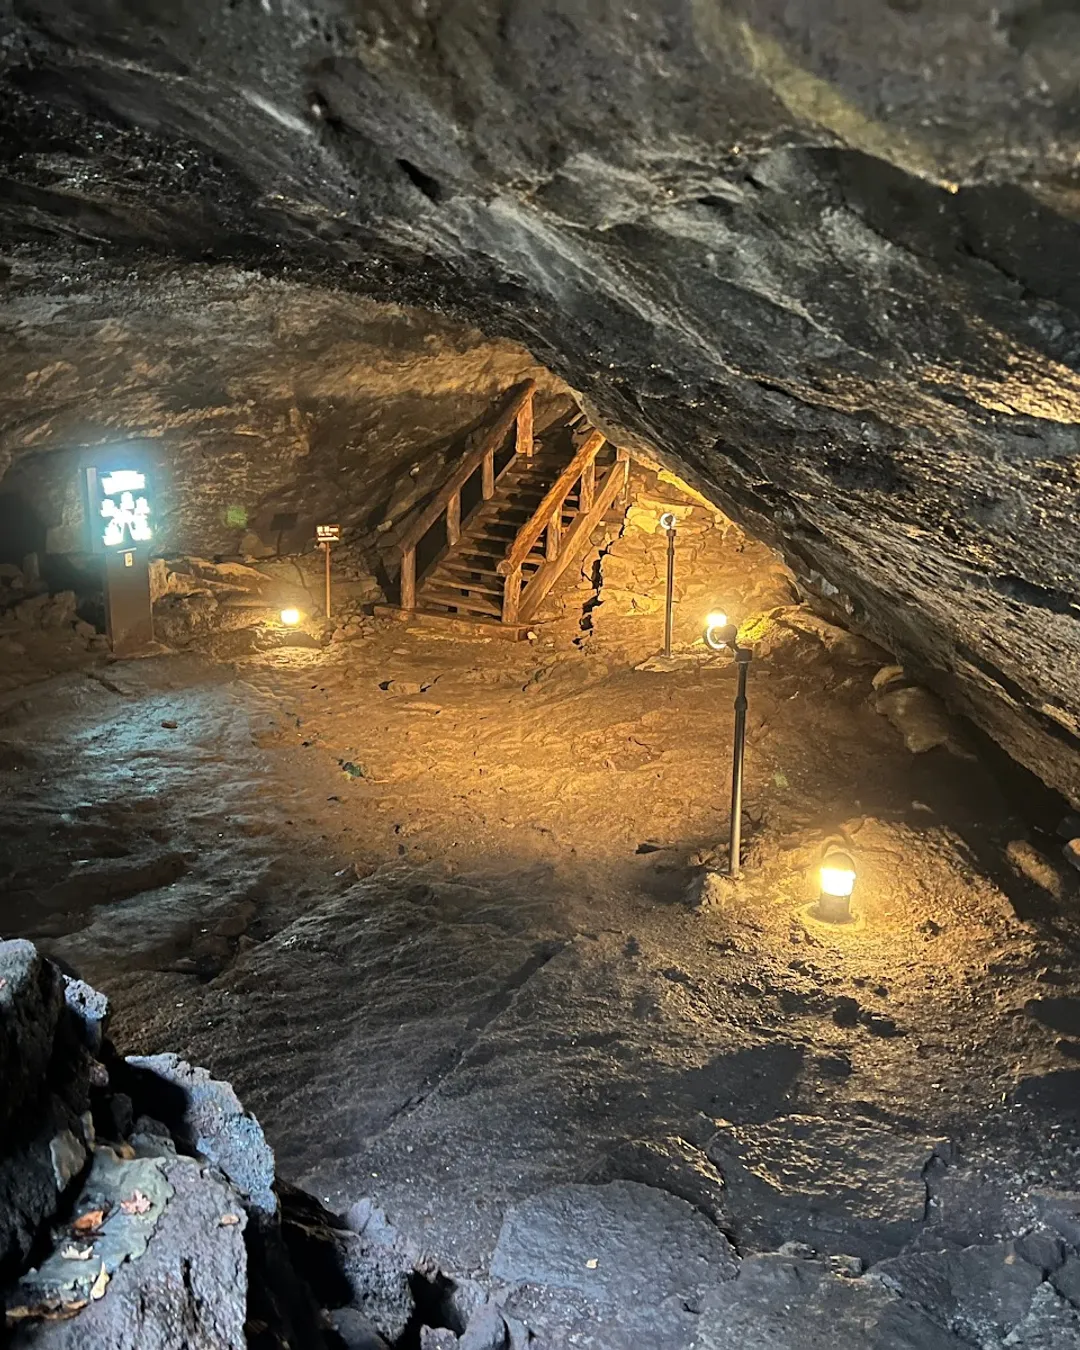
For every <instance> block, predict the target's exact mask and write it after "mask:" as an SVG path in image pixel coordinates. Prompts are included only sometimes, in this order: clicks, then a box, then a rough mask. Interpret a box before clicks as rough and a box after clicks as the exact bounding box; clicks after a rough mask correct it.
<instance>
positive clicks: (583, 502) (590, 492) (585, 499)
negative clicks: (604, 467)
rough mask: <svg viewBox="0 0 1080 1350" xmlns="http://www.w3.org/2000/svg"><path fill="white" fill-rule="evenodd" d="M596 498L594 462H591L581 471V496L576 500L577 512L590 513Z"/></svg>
mask: <svg viewBox="0 0 1080 1350" xmlns="http://www.w3.org/2000/svg"><path fill="white" fill-rule="evenodd" d="M595 496H596V461H595V460H592V461H590V462H589V463H588V464H586V465H585V467H584V469H582V471H581V496H580V497H579V498H578V510H579V511H591V510H592V504H593V499H594V498H595Z"/></svg>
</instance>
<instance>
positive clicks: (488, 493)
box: [480, 449, 495, 501]
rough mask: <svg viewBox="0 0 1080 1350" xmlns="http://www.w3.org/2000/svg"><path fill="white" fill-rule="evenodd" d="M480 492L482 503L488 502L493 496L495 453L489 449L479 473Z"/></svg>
mask: <svg viewBox="0 0 1080 1350" xmlns="http://www.w3.org/2000/svg"><path fill="white" fill-rule="evenodd" d="M480 492H481V495H482V496H483V498H484V501H490V499H491V498H492V497H494V495H495V451H494V449H491V450H489V451H488V452H487V454H486V455H485V456H484V464H483V469H482V473H481V481H480Z"/></svg>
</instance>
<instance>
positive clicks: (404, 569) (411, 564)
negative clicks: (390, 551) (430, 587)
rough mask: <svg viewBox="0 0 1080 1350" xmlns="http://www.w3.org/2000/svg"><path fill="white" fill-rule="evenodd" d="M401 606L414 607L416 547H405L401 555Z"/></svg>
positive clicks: (405, 607)
mask: <svg viewBox="0 0 1080 1350" xmlns="http://www.w3.org/2000/svg"><path fill="white" fill-rule="evenodd" d="M401 608H402V609H415V608H416V549H415V548H407V549H405V550H404V551H403V552H402V555H401Z"/></svg>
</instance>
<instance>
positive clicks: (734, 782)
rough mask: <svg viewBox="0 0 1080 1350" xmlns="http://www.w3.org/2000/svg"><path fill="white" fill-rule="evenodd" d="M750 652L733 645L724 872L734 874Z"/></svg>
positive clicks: (738, 869) (739, 861)
mask: <svg viewBox="0 0 1080 1350" xmlns="http://www.w3.org/2000/svg"><path fill="white" fill-rule="evenodd" d="M751 655H752V653H751V651H750V649H749V648H748V647H736V648H735V660H736V662H737V663H738V667H739V688H738V693H737V694H736V695H735V744H734V748H733V757H732V765H731V825H730V835H729V841H728V875H729V876H733V877H737V876H739V874H740V872H741V870H742V785H743V755H744V753H745V750H746V706H747V703H746V674H747V671H748V670H749V669H750V657H751Z"/></svg>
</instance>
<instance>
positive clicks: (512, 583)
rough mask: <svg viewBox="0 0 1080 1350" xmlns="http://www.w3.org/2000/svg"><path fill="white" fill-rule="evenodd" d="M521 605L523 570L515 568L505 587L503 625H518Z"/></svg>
mask: <svg viewBox="0 0 1080 1350" xmlns="http://www.w3.org/2000/svg"><path fill="white" fill-rule="evenodd" d="M520 604H521V568H520V567H515V568H514V570H513V571H512V572H511V573H510V574H509V576H508V577H507V578H506V584H505V586H504V587H503V611H502V621H503V623H517V619H518V609H519V607H520Z"/></svg>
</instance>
